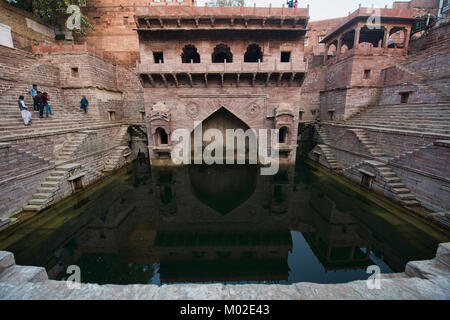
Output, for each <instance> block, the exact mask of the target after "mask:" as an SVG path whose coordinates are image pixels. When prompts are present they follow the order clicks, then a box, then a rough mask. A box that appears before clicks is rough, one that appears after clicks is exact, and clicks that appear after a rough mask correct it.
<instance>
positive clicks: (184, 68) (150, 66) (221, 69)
mask: <svg viewBox="0 0 450 320" xmlns="http://www.w3.org/2000/svg"><path fill="white" fill-rule="evenodd" d="M136 71H137V72H138V73H274V72H306V63H305V62H303V61H292V62H279V61H275V60H273V61H267V62H258V63H250V62H231V63H226V62H225V63H210V62H207V63H181V62H177V63H173V62H171V61H170V62H168V63H151V62H147V63H141V64H139V63H138V64H137V66H136Z"/></svg>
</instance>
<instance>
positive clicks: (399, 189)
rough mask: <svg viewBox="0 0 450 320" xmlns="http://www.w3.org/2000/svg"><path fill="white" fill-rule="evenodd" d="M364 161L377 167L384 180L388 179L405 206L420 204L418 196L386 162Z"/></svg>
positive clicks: (390, 186)
mask: <svg viewBox="0 0 450 320" xmlns="http://www.w3.org/2000/svg"><path fill="white" fill-rule="evenodd" d="M364 162H365V163H368V164H370V165H372V166H373V167H375V168H376V170H377V171H378V172H379V173H380V175H381V176H382V178H383V180H384V181H386V183H387V185H388V186H389V189H390V190H391V191H392V192H393V193H394V195H395V196H396V198H397V199H398V200H400V201H401V202H402V203H403V204H404V205H405V206H409V207H412V206H420V202H419V201H417V199H416V196H415V195H414V194H413V193H412V192H411V191H410V190H409V189H408V188H407V187H406V185H405V184H404V183H403V182H402V180H401V179H400V178H399V177H398V176H397V175H396V174H395V172H394V171H392V169H391V168H389V167H388V166H387V164H386V163H384V162H379V161H374V160H371V161H364Z"/></svg>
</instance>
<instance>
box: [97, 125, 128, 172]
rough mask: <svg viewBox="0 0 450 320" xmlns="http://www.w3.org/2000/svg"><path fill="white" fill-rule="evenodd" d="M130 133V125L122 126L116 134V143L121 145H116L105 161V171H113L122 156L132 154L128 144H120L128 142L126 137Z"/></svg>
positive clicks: (114, 142)
mask: <svg viewBox="0 0 450 320" xmlns="http://www.w3.org/2000/svg"><path fill="white" fill-rule="evenodd" d="M127 133H128V126H122V127H120V130H119V132H118V133H117V134H116V137H115V138H114V140H113V144H114V145H119V146H118V147H115V148H114V149H113V151H112V153H111V155H110V157H109V158H108V160H107V161H106V163H105V167H104V168H103V172H111V171H113V170H115V169H116V168H117V167H118V165H119V162H120V159H121V158H122V157H126V156H128V155H130V154H131V150H130V148H129V147H128V146H123V145H122V146H120V144H124V143H126V140H125V137H126V135H127Z"/></svg>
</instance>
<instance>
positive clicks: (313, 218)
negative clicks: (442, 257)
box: [11, 159, 434, 283]
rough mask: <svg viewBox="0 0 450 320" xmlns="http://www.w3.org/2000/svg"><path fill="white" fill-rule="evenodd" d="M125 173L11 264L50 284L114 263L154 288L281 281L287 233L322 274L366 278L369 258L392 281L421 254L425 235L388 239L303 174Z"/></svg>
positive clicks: (331, 189) (345, 194)
mask: <svg viewBox="0 0 450 320" xmlns="http://www.w3.org/2000/svg"><path fill="white" fill-rule="evenodd" d="M133 166H134V169H133V170H132V171H128V172H123V173H122V174H121V175H119V178H117V179H119V180H117V181H116V180H114V181H113V182H111V183H109V184H107V185H106V186H104V187H103V189H101V188H100V189H99V190H97V191H95V190H94V191H92V192H91V193H89V194H86V195H83V194H80V198H79V199H74V200H72V201H74V203H70V204H68V205H69V207H70V210H72V211H70V212H71V213H70V215H69V216H70V217H71V218H70V219H71V220H70V221H68V222H66V223H65V224H64V225H63V227H62V228H58V229H57V232H55V233H54V234H52V236H51V237H49V238H42V231H38V232H37V234H36V237H37V238H36V245H35V246H34V248H30V247H29V246H28V245H27V244H26V243H17V244H15V246H14V247H13V248H11V250H12V251H13V252H18V253H19V254H17V261H18V263H21V264H33V265H42V266H45V267H46V268H47V270H49V275H50V277H53V278H55V277H58V275H60V274H63V273H64V270H65V268H66V267H67V266H68V265H71V264H77V263H79V262H80V261H86V259H88V258H89V257H94V258H95V257H98V258H99V259H100V257H103V258H102V259H113V261H116V260H117V261H120V263H121V264H122V269H123V270H122V271H121V272H122V273H124V274H128V273H129V278H125V279H121V280H120V281H123V282H126V281H137V282H136V283H141V281H144V282H147V281H149V277H150V278H151V274H150V275H149V274H148V273H149V272H150V271H149V270H153V269H149V268H151V266H152V265H154V264H155V263H158V264H159V270H158V275H159V278H160V281H161V283H170V282H196V281H199V282H201V281H211V282H213V281H222V282H240V281H287V280H288V277H289V273H290V268H289V264H288V256H289V253H290V252H291V251H292V250H293V247H294V243H293V240H292V236H291V231H297V232H301V233H302V234H303V237H304V238H305V240H306V242H307V243H308V244H309V246H310V248H311V250H312V251H313V252H314V254H315V255H316V257H317V258H318V260H319V262H320V263H321V264H322V266H323V267H324V268H325V270H348V269H365V268H366V267H367V266H368V265H371V264H373V262H372V260H371V258H370V256H369V254H370V252H372V253H374V254H375V255H377V256H379V257H382V256H384V258H383V259H384V260H385V261H386V262H387V263H388V265H389V266H390V267H391V268H392V269H393V270H394V271H400V270H402V269H403V268H404V263H406V261H407V260H408V259H410V258H411V257H416V259H421V258H423V257H426V256H427V254H428V253H427V252H428V251H427V250H428V249H429V248H428V247H427V245H428V243H430V242H427V239H423V237H425V238H426V235H424V236H423V237H422V236H421V237H420V241H424V242H417V243H416V240H415V241H411V239H410V238H408V236H405V235H403V233H399V232H398V231H396V225H398V224H401V223H402V222H401V220H398V221H397V222H395V223H394V224H391V223H387V222H386V221H385V220H384V219H383V218H380V217H378V216H377V215H376V214H373V213H370V210H373V209H372V208H373V206H372V207H371V206H370V205H369V204H366V203H365V202H360V201H354V199H355V195H354V194H351V193H349V191H348V190H347V191H346V190H340V188H336V186H333V184H332V183H331V184H330V183H328V182H327V183H325V182H324V181H323V180H321V179H318V177H317V176H316V175H315V174H314V173H313V172H312V171H311V170H310V169H308V170H304V169H305V168H303V167H301V165H300V166H299V167H298V168H296V169H295V171H294V168H293V167H281V168H280V171H279V173H278V174H277V175H275V176H261V175H259V172H258V167H257V166H254V167H251V166H217V167H214V166H190V167H185V168H176V169H175V168H174V169H167V168H166V169H156V168H153V169H152V170H151V171H150V168H149V166H148V160H147V159H143V160H142V161H136V162H134V164H133ZM115 179H116V178H115ZM130 204H131V205H130ZM57 213H58V214H60V212H57ZM355 213H357V214H355ZM48 214H50V217H51V214H52V213H51V212H50V213H48ZM389 219H390V220H392V219H397V218H395V217H394V216H390V217H389ZM402 228H403V229H404V228H412V227H411V226H409V225H405V226H402ZM411 231H412V232H417V231H415V230H412V229H411ZM394 238H395V241H394V242H393V241H392V239H394ZM27 240H29V239H27ZM27 243H29V242H27ZM37 247H40V249H39V250H38V251H39V252H40V254H39V255H36V254H35V252H36V251H34V250H37V249H36V248H37ZM430 252H431V253H432V254H433V253H434V248H433V250H432V251H430ZM114 259H116V260H114ZM89 261H90V260H89ZM89 261H88V262H89ZM95 265H96V264H95V263H93V264H92V263H91V264H88V265H85V268H87V269H89V268H94V267H95ZM139 265H140V266H150V267H143V268H141V269H142V270H144V271H142V270H141V269H139V268H138V269H136V267H135V266H139ZM107 266H108V264H106V268H109V267H107ZM97 267H98V266H97ZM104 267H105V266H103V265H102V268H104ZM110 267H111V266H110ZM111 268H112V267H111ZM113 269H114V268H113ZM136 270H137V271H136ZM139 270H140V271H139ZM109 271H110V270H109ZM109 271H107V272H109ZM146 272H147V273H146ZM151 272H153V271H151ZM127 279H128V280H127ZM118 281H119V280H118Z"/></svg>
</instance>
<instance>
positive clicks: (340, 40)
mask: <svg viewBox="0 0 450 320" xmlns="http://www.w3.org/2000/svg"><path fill="white" fill-rule="evenodd" d="M341 46H342V35H341V37H340V38H339V39H338V43H337V48H336V56H337V57H339V56H340V55H341Z"/></svg>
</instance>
